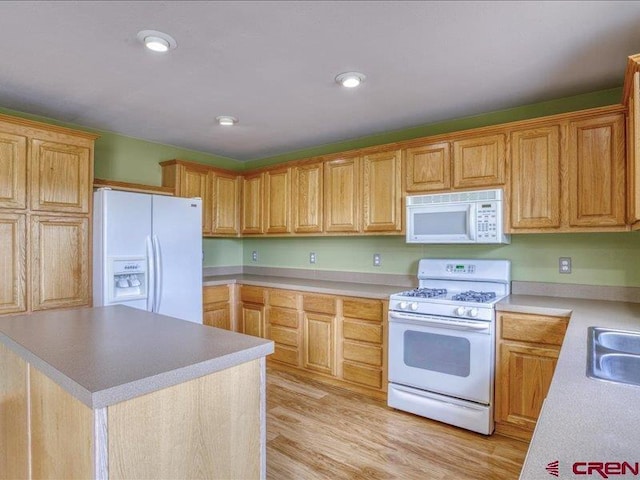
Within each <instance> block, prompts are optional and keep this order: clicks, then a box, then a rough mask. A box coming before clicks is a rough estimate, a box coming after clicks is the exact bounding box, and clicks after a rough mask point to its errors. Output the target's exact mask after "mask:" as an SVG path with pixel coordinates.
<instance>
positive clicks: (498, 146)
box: [453, 134, 506, 188]
mask: <svg viewBox="0 0 640 480" xmlns="http://www.w3.org/2000/svg"><path fill="white" fill-rule="evenodd" d="M505 170H506V164H505V136H504V135H503V134H497V135H488V136H482V137H471V138H466V139H461V140H456V141H454V142H453V188H479V187H493V186H499V185H503V184H504V182H505Z"/></svg>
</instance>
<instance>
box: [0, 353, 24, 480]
mask: <svg viewBox="0 0 640 480" xmlns="http://www.w3.org/2000/svg"><path fill="white" fill-rule="evenodd" d="M27 369H28V366H27V364H26V362H25V361H24V360H22V359H21V358H20V357H19V356H17V355H16V354H15V353H13V352H12V351H11V350H9V349H8V348H7V347H5V346H4V345H3V344H2V343H0V479H2V480H5V479H7V480H8V479H16V478H28V477H29V473H28V472H29V444H28V435H27V428H28V417H27V416H28V410H27Z"/></svg>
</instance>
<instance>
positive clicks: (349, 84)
mask: <svg viewBox="0 0 640 480" xmlns="http://www.w3.org/2000/svg"><path fill="white" fill-rule="evenodd" d="M365 78H367V77H366V76H365V75H364V74H363V73H359V72H344V73H341V74H340V75H338V76H337V77H336V83H339V84H340V85H342V86H343V87H346V88H355V87H357V86H358V85H360V84H361V83H362V82H364V80H365Z"/></svg>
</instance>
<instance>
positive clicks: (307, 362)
mask: <svg viewBox="0 0 640 480" xmlns="http://www.w3.org/2000/svg"><path fill="white" fill-rule="evenodd" d="M335 342H336V317H334V316H330V315H326V314H321V313H314V312H304V347H303V352H304V363H303V366H304V368H306V369H307V370H314V371H317V372H321V373H326V374H328V375H332V376H333V375H335V374H336V347H335Z"/></svg>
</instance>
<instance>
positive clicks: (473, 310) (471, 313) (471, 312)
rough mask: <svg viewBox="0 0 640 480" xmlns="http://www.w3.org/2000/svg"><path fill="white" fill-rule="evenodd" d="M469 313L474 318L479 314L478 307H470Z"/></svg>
mask: <svg viewBox="0 0 640 480" xmlns="http://www.w3.org/2000/svg"><path fill="white" fill-rule="evenodd" d="M467 314H468V315H469V316H470V317H472V318H473V317H477V316H478V309H477V308H470V309H469V312H467Z"/></svg>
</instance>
